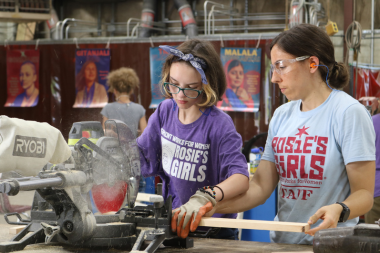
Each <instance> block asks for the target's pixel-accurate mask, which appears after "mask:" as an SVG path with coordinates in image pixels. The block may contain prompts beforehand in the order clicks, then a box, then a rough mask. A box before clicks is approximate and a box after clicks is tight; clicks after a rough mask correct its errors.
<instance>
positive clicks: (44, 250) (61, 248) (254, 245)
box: [0, 224, 312, 253]
mask: <svg viewBox="0 0 380 253" xmlns="http://www.w3.org/2000/svg"><path fill="white" fill-rule="evenodd" d="M10 227H11V226H10V225H8V224H0V242H5V241H9V240H10V239H11V238H12V237H13V236H14V235H10V234H9V228H10ZM15 252H23V253H31V252H33V253H37V252H38V253H40V252H41V253H50V252H54V253H61V252H78V253H82V252H83V253H85V252H86V253H97V252H106V253H121V252H128V251H125V250H117V249H110V250H96V249H83V248H75V247H70V246H66V245H62V244H49V245H45V244H36V245H29V246H27V247H26V248H25V249H24V250H23V251H15ZM165 252H178V253H179V252H183V253H211V252H251V253H252V252H259V253H267V252H268V253H271V252H312V246H306V245H292V244H276V243H263V242H251V241H231V240H217V239H201V238H195V239H194V248H190V249H179V248H169V247H166V248H161V249H159V250H158V251H157V253H165Z"/></svg>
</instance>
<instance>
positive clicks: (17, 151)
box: [13, 135, 47, 158]
mask: <svg viewBox="0 0 380 253" xmlns="http://www.w3.org/2000/svg"><path fill="white" fill-rule="evenodd" d="M46 142H47V141H46V138H37V137H29V136H21V135H16V137H15V144H14V147H13V156H23V157H35V158H44V157H45V155H46Z"/></svg>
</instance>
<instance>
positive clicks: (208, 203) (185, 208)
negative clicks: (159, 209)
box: [171, 190, 216, 238]
mask: <svg viewBox="0 0 380 253" xmlns="http://www.w3.org/2000/svg"><path fill="white" fill-rule="evenodd" d="M215 205H216V201H215V199H214V198H213V197H211V196H210V195H208V194H207V193H204V192H201V191H199V190H198V191H197V192H196V193H195V194H194V195H193V196H191V197H190V199H189V201H188V202H187V203H186V204H184V205H182V206H181V207H180V208H179V210H178V211H176V212H175V213H174V215H173V217H172V225H171V226H172V231H173V232H176V231H177V235H178V236H179V237H181V238H186V237H187V236H188V235H189V231H191V232H194V231H195V229H196V228H197V227H198V225H199V222H200V221H201V218H202V217H203V216H204V215H205V214H206V213H207V212H209V211H211V210H212V208H213V207H214V206H215Z"/></svg>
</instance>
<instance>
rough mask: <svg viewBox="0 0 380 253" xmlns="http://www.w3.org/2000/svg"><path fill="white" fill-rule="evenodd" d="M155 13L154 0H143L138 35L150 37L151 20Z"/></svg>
mask: <svg viewBox="0 0 380 253" xmlns="http://www.w3.org/2000/svg"><path fill="white" fill-rule="evenodd" d="M155 15H156V0H144V1H143V8H142V13H141V20H142V24H141V28H140V31H139V32H138V37H142V38H144V37H150V36H151V32H152V29H150V28H153V23H152V22H153V21H154V17H155Z"/></svg>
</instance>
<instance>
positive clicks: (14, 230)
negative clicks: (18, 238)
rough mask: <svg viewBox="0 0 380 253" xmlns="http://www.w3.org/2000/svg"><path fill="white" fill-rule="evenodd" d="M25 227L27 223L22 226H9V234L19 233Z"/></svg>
mask: <svg viewBox="0 0 380 253" xmlns="http://www.w3.org/2000/svg"><path fill="white" fill-rule="evenodd" d="M25 227H26V226H25V225H22V226H12V227H10V228H9V234H11V235H17V234H18V233H20V232H21V230H23V229H24V228H25Z"/></svg>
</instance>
